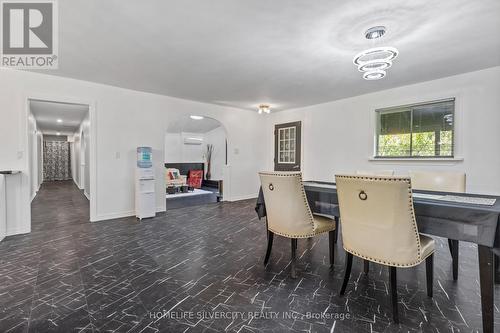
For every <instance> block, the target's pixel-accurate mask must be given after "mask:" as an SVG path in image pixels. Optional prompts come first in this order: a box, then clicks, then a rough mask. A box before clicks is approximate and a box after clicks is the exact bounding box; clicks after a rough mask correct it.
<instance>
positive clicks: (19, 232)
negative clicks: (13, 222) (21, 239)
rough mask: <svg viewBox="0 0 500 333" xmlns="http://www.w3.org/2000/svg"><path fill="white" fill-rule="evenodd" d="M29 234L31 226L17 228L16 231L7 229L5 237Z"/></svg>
mask: <svg viewBox="0 0 500 333" xmlns="http://www.w3.org/2000/svg"><path fill="white" fill-rule="evenodd" d="M30 232H31V226H29V227H26V228H18V229H7V232H6V234H5V235H6V236H14V235H22V234H29V233H30Z"/></svg>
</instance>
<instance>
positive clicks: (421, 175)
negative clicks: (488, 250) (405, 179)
mask: <svg viewBox="0 0 500 333" xmlns="http://www.w3.org/2000/svg"><path fill="white" fill-rule="evenodd" d="M410 178H411V183H412V186H413V188H414V189H415V190H424V191H440V192H455V193H464V192H465V173H463V172H437V171H410ZM458 245H459V243H458V240H455V239H448V247H449V248H450V254H451V259H452V267H453V268H452V270H453V280H455V281H456V280H457V279H458V252H459V250H458V248H459V246H458Z"/></svg>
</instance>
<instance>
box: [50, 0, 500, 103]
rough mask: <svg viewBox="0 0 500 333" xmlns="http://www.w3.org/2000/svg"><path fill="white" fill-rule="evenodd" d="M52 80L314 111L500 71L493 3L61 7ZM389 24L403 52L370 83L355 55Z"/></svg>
mask: <svg viewBox="0 0 500 333" xmlns="http://www.w3.org/2000/svg"><path fill="white" fill-rule="evenodd" d="M58 4H59V15H60V23H59V27H60V42H59V46H60V57H59V59H60V63H59V66H60V69H59V70H57V71H54V72H52V71H51V72H50V73H52V74H56V75H61V76H67V77H73V78H78V79H83V80H89V81H95V82H101V83H106V84H111V85H116V86H120V87H126V88H131V89H136V90H141V91H148V92H153V93H159V94H164V95H169V96H175V97H180V98H186V99H191V100H197V101H202V102H209V103H216V104H221V105H230V106H235V107H239V108H246V109H253V110H256V108H257V105H258V104H260V103H263V102H266V103H270V104H271V105H272V106H273V107H274V109H275V110H282V109H288V108H294V107H299V106H305V105H311V104H317V103H321V102H326V101H331V100H335V99H340V98H344V97H349V96H354V95H359V94H363V93H367V92H373V91H377V90H383V89H387V88H392V87H396V86H401V85H406V84H411V83H415V82H420V81H426V80H431V79H436V78H440V77H444V76H450V75H454V74H458V73H463V72H468V71H473V70H478V69H482V68H487V67H491V66H496V65H500V38H499V36H498V34H499V32H500V1H498V0H480V1H479V0H475V1H471V0H439V1H437V0H426V1H423V0H412V1H401V0H377V1H374V0H352V1H346V0H314V1H298V0H273V1H266V0H254V1H244V0H239V1H235V0H216V1H203V0H182V1H173V0H150V1H127V2H126V3H125V2H124V1H122V0H107V1H102V0H72V1H59V2H58ZM374 25H385V26H386V27H387V28H388V32H387V34H386V35H385V36H384V37H383V38H381V39H380V40H379V42H380V43H381V44H379V45H387V46H394V47H396V48H398V49H399V51H400V56H399V57H398V58H397V59H396V60H395V62H394V65H393V67H392V68H391V69H390V70H389V72H388V76H387V77H386V78H385V79H383V80H380V81H372V82H368V81H364V80H363V79H362V78H361V74H360V73H359V72H358V71H357V69H356V68H355V66H354V65H353V64H352V58H353V56H354V55H355V54H356V53H358V52H359V51H362V50H363V49H366V48H369V47H371V46H373V44H372V43H371V42H370V41H368V40H366V39H365V38H364V31H365V30H366V29H367V28H369V27H371V26H374Z"/></svg>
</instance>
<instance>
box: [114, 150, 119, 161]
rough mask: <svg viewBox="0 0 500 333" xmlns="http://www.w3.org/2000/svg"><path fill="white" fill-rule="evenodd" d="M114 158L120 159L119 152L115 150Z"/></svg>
mask: <svg viewBox="0 0 500 333" xmlns="http://www.w3.org/2000/svg"><path fill="white" fill-rule="evenodd" d="M115 158H116V159H117V160H119V159H120V152H119V151H117V152H116V154H115Z"/></svg>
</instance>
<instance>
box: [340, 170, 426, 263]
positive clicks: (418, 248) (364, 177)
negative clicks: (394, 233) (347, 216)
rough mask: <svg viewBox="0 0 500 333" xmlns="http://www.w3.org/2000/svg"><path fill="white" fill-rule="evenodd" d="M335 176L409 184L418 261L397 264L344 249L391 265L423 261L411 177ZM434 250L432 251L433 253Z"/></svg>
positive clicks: (409, 204) (410, 209) (409, 199)
mask: <svg viewBox="0 0 500 333" xmlns="http://www.w3.org/2000/svg"><path fill="white" fill-rule="evenodd" d="M335 178H344V179H361V180H374V181H385V182H405V183H407V184H408V209H409V211H410V215H411V219H412V227H413V231H414V232H415V237H416V240H417V258H416V261H415V262H413V263H410V264H397V263H388V262H385V261H383V260H380V259H376V258H370V257H366V256H363V255H360V254H359V253H357V252H356V251H353V250H350V249H347V248H346V247H345V246H344V249H345V250H346V251H348V252H350V253H352V254H354V255H356V256H358V257H361V258H363V259H367V260H370V261H374V262H378V263H381V264H384V265H389V266H395V267H413V266H416V265H418V264H419V263H421V262H422V261H423V260H424V259H425V258H426V257H425V258H422V245H421V244H420V234H419V232H418V227H417V222H416V219H415V209H414V207H413V193H412V189H411V179H410V178H405V177H399V178H396V177H377V176H375V177H371V176H342V175H336V176H335ZM341 215H342V214H341ZM433 252H434V251H431V253H433Z"/></svg>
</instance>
